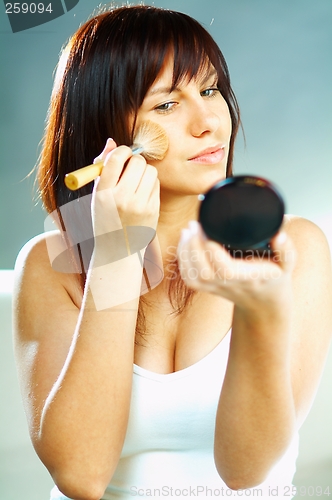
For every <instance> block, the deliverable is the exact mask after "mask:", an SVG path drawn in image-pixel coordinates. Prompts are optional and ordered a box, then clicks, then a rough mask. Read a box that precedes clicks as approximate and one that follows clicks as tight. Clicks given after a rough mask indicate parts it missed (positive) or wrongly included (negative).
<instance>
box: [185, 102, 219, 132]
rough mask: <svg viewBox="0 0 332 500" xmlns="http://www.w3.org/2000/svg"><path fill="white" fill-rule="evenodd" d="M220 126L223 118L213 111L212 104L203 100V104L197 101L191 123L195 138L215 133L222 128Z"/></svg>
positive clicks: (191, 130)
mask: <svg viewBox="0 0 332 500" xmlns="http://www.w3.org/2000/svg"><path fill="white" fill-rule="evenodd" d="M220 124H221V117H220V116H219V114H217V113H216V112H215V111H214V110H213V107H212V106H211V103H208V102H206V101H205V102H204V101H203V100H202V101H201V102H199V101H198V102H197V101H196V103H195V106H193V108H192V112H191V116H190V122H189V127H190V132H191V134H192V135H193V136H194V137H200V136H202V135H205V134H208V133H209V132H215V131H216V130H217V129H218V128H219V127H220Z"/></svg>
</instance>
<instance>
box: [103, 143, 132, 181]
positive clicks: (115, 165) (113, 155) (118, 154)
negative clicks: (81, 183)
mask: <svg viewBox="0 0 332 500" xmlns="http://www.w3.org/2000/svg"><path fill="white" fill-rule="evenodd" d="M132 155H133V152H132V150H131V149H130V148H129V147H128V146H119V147H117V148H115V149H113V150H111V151H110V152H108V153H107V154H106V157H105V159H104V168H103V171H102V173H101V175H100V181H99V184H98V190H102V189H108V188H113V187H115V186H116V184H117V183H118V181H119V178H120V176H121V173H122V171H123V169H124V165H125V163H126V161H127V160H128V159H129V158H130V157H131V156H132Z"/></svg>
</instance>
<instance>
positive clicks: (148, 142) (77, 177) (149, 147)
mask: <svg viewBox="0 0 332 500" xmlns="http://www.w3.org/2000/svg"><path fill="white" fill-rule="evenodd" d="M130 149H131V150H132V152H133V154H142V156H144V158H145V159H146V160H147V161H149V160H162V159H163V158H164V157H165V155H166V152H167V149H168V138H167V135H166V133H165V131H164V129H163V128H162V127H161V126H160V125H158V124H157V123H154V122H151V121H146V122H143V123H142V124H141V125H140V126H139V127H138V129H137V132H136V134H135V137H134V144H133V145H132V146H130ZM103 166H104V165H103V162H102V161H98V162H96V163H93V164H92V165H88V166H87V167H83V168H80V169H78V170H75V171H74V172H71V173H70V174H67V175H66V176H65V184H66V186H67V188H69V189H71V190H72V191H76V189H79V188H81V187H82V186H85V184H88V183H89V182H91V181H93V180H94V179H96V178H97V177H98V176H99V175H100V174H101V172H102V170H103Z"/></svg>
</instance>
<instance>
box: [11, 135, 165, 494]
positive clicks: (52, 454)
mask: <svg viewBox="0 0 332 500" xmlns="http://www.w3.org/2000/svg"><path fill="white" fill-rule="evenodd" d="M113 147H114V145H113ZM109 149H112V147H109V148H108V150H107V148H106V149H105V151H104V152H103V154H104V158H103V159H104V165H105V167H104V169H103V172H102V175H101V178H100V181H99V183H98V185H97V186H96V188H95V191H96V192H95V193H94V195H95V197H94V203H93V224H94V230H95V232H96V233H99V234H101V232H103V231H104V230H105V227H102V226H103V224H104V222H105V220H107V219H108V217H109V216H110V214H109V212H108V211H109V207H108V197H107V196H106V193H107V190H108V189H112V193H113V197H114V200H115V202H116V204H117V206H118V213H119V216H120V218H121V221H122V222H123V224H126V225H138V221H139V223H140V225H143V226H149V227H156V224H157V220H158V215H159V182H158V179H157V175H156V169H155V168H154V167H151V166H149V165H146V163H145V160H144V159H143V158H141V157H132V158H130V157H131V151H130V150H129V148H126V147H122V146H121V147H120V148H116V149H115V150H114V151H113V152H112V153H111V154H109ZM128 158H130V161H129V163H128V165H127V168H126V170H125V172H124V174H123V175H122V177H121V179H120V180H119V177H120V174H121V172H122V170H123V165H124V162H125V161H126V160H127V159H128ZM98 193H100V194H101V196H99V197H98ZM96 200H97V201H96ZM113 208H114V207H113ZM107 216H108V217H107ZM51 237H53V238H56V235H53V236H51ZM100 241H103V242H104V243H103V244H96V246H95V251H94V255H93V257H92V261H91V264H90V269H89V272H88V278H87V281H86V286H85V291H84V296H83V302H82V305H81V307H79V304H78V301H77V300H76V299H75V292H74V291H73V287H72V283H73V280H70V276H69V275H65V274H61V273H58V272H56V271H54V270H53V269H52V268H51V265H50V262H49V259H48V254H47V249H46V243H45V238H44V239H42V238H40V240H39V241H38V242H37V243H35V244H34V245H28V246H26V247H25V249H24V250H23V252H21V254H20V256H19V258H18V260H17V265H16V286H15V294H14V318H15V320H14V330H15V351H16V357H17V364H18V369H19V377H20V383H21V389H22V393H23V400H24V405H25V410H26V413H27V417H28V423H29V428H30V434H31V438H32V441H33V444H34V447H35V449H36V451H37V453H38V455H39V457H40V458H41V460H42V461H43V463H44V464H45V465H46V467H47V468H48V469H49V471H50V473H51V475H52V476H53V478H54V481H55V483H56V484H57V485H58V487H59V489H60V490H61V491H62V492H63V493H64V494H65V495H67V496H69V497H71V498H75V499H77V500H80V499H82V500H83V499H84V500H90V499H91V500H97V499H99V498H101V496H102V495H103V493H104V490H105V488H106V486H107V484H108V483H109V481H110V479H111V477H112V475H113V473H114V470H115V468H116V466H117V463H118V460H119V457H120V454H121V450H122V446H123V442H124V438H125V433H126V428H127V421H128V415H129V406H130V397H131V383H132V367H133V354H134V340H135V327H136V319H137V310H138V302H139V296H137V297H134V298H132V299H131V300H129V301H127V302H126V303H122V304H118V305H116V306H113V307H108V308H107V309H105V308H102V309H100V308H99V307H98V295H100V296H102V294H104V293H105V290H108V289H112V290H113V291H114V290H119V293H122V291H123V290H125V289H129V288H131V287H133V286H134V287H136V288H137V287H138V290H139V289H140V283H141V279H142V266H141V264H140V261H139V259H138V257H137V259H136V260H135V261H134V260H133V259H132V264H131V266H132V268H131V273H130V275H128V274H127V273H125V275H124V274H123V273H122V272H121V269H122V263H121V261H119V264H118V265H117V263H112V265H111V266H108V265H107V264H106V265H104V266H103V267H102V268H101V267H96V266H95V265H94V263H95V262H97V261H98V260H100V259H103V258H104V257H105V255H107V250H108V249H107V239H106V240H103V239H102V240H100ZM105 241H106V242H105ZM134 257H136V256H134ZM101 270H102V271H103V272H102V273H101ZM129 277H130V282H128V279H129Z"/></svg>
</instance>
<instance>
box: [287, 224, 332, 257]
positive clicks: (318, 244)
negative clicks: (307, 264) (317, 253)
mask: <svg viewBox="0 0 332 500" xmlns="http://www.w3.org/2000/svg"><path fill="white" fill-rule="evenodd" d="M283 229H284V230H285V231H286V232H287V234H288V235H289V236H290V237H291V238H292V240H293V242H294V244H295V246H296V247H297V248H298V249H299V250H300V249H301V248H302V247H303V248H302V250H303V251H309V252H310V251H312V250H318V249H320V250H321V251H324V252H326V253H327V254H328V255H329V254H330V249H329V244H328V242H327V239H326V236H325V234H324V232H323V231H322V230H321V228H320V227H319V226H317V225H316V224H315V223H314V222H312V221H310V220H308V219H305V218H303V217H299V216H297V215H285V218H284V224H283Z"/></svg>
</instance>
